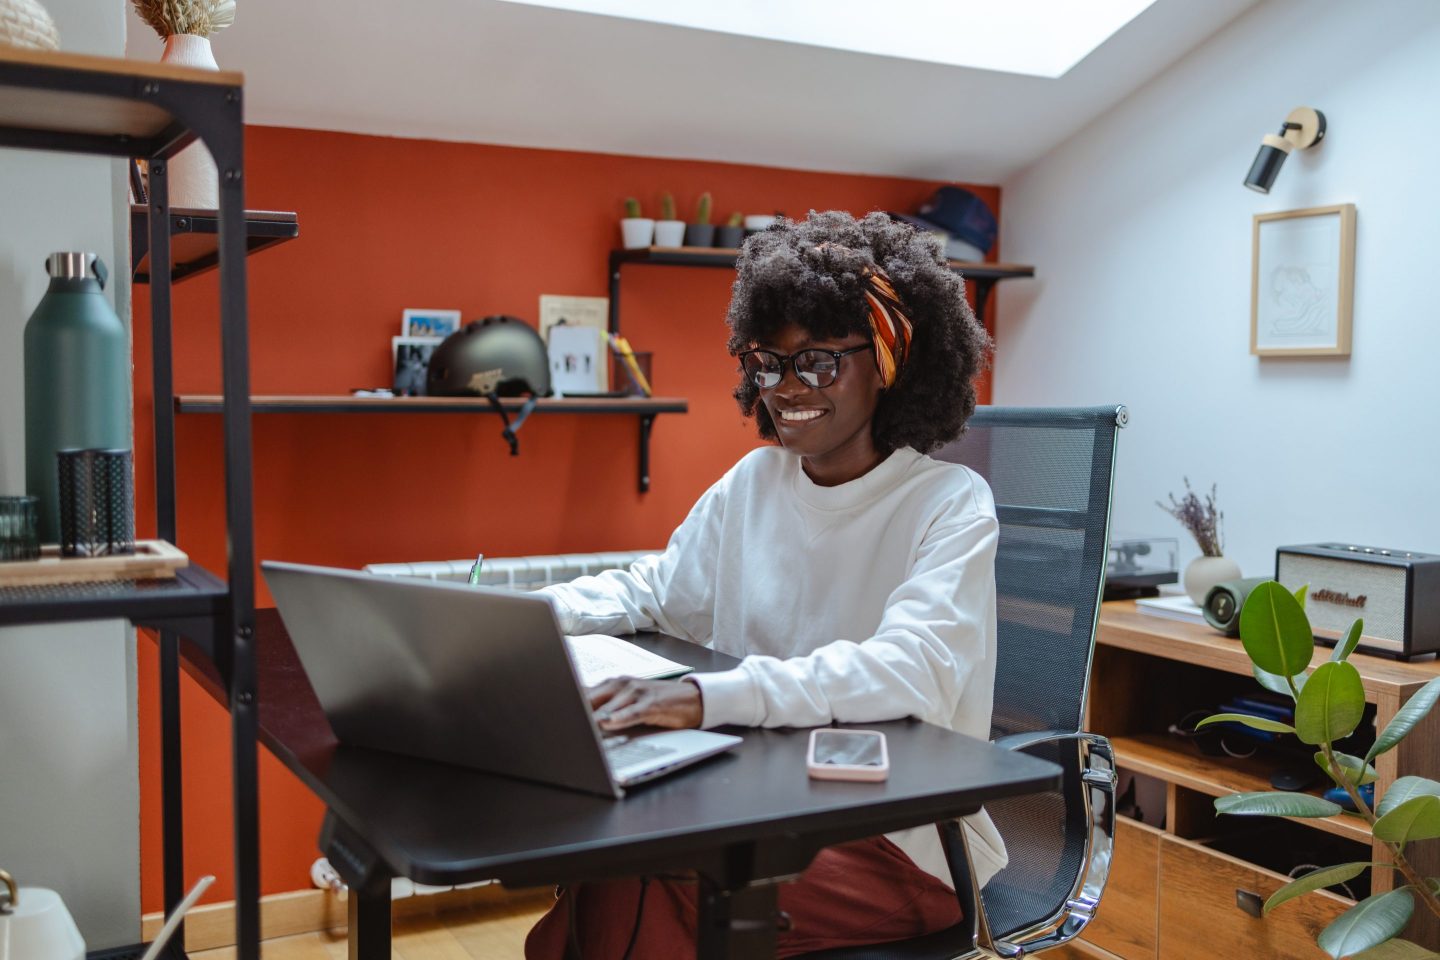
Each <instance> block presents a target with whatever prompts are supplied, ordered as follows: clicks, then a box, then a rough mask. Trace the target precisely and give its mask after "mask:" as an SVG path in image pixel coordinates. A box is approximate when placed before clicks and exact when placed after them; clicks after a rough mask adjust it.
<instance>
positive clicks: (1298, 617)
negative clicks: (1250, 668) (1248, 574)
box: [1240, 580, 1315, 677]
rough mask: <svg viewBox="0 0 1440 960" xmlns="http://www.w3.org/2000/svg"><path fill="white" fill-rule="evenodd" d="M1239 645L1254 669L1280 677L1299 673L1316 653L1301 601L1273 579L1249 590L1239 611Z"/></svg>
mask: <svg viewBox="0 0 1440 960" xmlns="http://www.w3.org/2000/svg"><path fill="white" fill-rule="evenodd" d="M1240 642H1241V643H1242V644H1244V646H1245V653H1246V654H1248V655H1249V657H1250V661H1251V662H1252V663H1254V664H1255V666H1257V667H1259V668H1260V669H1261V670H1264V671H1265V672H1267V673H1273V674H1277V675H1279V676H1282V677H1293V676H1295V674H1297V673H1300V672H1302V671H1303V670H1304V669H1305V668H1306V667H1307V666H1309V665H1310V656H1311V654H1312V653H1313V652H1314V650H1315V636H1314V634H1313V633H1311V632H1310V621H1309V620H1308V619H1306V617H1305V610H1304V609H1303V608H1302V607H1301V606H1300V601H1299V600H1296V599H1295V597H1294V595H1293V594H1291V593H1290V591H1288V590H1286V589H1285V588H1284V587H1282V586H1280V584H1278V583H1276V582H1275V581H1273V580H1271V581H1268V582H1266V583H1262V584H1260V585H1259V586H1258V587H1256V588H1255V589H1254V590H1252V591H1250V596H1249V597H1248V598H1246V600H1245V606H1243V607H1241V608H1240Z"/></svg>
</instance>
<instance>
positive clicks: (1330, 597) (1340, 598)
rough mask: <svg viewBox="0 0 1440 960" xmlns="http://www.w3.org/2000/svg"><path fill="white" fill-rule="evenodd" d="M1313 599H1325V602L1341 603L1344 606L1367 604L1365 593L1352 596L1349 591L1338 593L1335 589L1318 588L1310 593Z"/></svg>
mask: <svg viewBox="0 0 1440 960" xmlns="http://www.w3.org/2000/svg"><path fill="white" fill-rule="evenodd" d="M1310 599H1312V600H1323V601H1324V602H1325V603H1334V604H1339V605H1340V606H1342V607H1363V606H1365V594H1363V593H1362V594H1360V596H1358V597H1352V596H1350V594H1348V593H1337V592H1335V591H1334V590H1316V591H1315V592H1314V593H1312V594H1310Z"/></svg>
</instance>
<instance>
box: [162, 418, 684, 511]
mask: <svg viewBox="0 0 1440 960" xmlns="http://www.w3.org/2000/svg"><path fill="white" fill-rule="evenodd" d="M500 404H501V406H503V407H504V408H505V412H506V413H517V412H519V411H520V409H521V407H523V406H524V404H525V399H524V398H523V397H504V398H502V399H501V400H500ZM222 409H224V404H223V403H221V398H220V397H219V396H217V395H213V394H183V395H181V396H177V397H176V398H175V411H176V412H177V413H219V412H221V410H222ZM250 410H251V412H253V413H290V414H297V413H298V414H417V413H425V414H436V413H443V414H457V413H458V414H471V415H475V414H493V413H494V412H495V408H494V407H493V406H492V405H491V403H490V401H489V399H487V398H485V397H352V396H348V395H345V394H337V395H333V396H328V395H293V396H284V395H281V396H254V397H251V398H250ZM689 410H690V403H689V401H687V400H685V399H684V398H683V397H545V398H542V399H541V400H540V401H538V402H537V403H536V405H535V409H534V411H533V413H534V414H537V415H538V414H552V415H553V414H580V415H591V416H593V415H611V416H615V415H618V416H632V417H638V418H639V420H640V448H639V464H638V473H639V489H640V492H641V493H645V492H647V491H648V490H649V489H650V433H651V431H652V430H653V429H654V426H655V418H656V417H657V416H658V415H660V414H662V413H688V412H689Z"/></svg>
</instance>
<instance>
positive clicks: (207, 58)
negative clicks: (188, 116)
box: [160, 33, 220, 210]
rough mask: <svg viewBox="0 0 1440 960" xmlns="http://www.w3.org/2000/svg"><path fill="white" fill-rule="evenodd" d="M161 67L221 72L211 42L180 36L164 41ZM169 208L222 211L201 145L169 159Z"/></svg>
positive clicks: (210, 164) (216, 183)
mask: <svg viewBox="0 0 1440 960" xmlns="http://www.w3.org/2000/svg"><path fill="white" fill-rule="evenodd" d="M160 62H161V63H168V64H171V65H173V66H177V67H193V68H194V69H196V70H219V69H220V67H219V65H218V64H217V63H216V62H215V54H214V52H213V51H212V50H211V49H210V38H209V37H199V36H196V35H194V34H192V33H181V34H176V35H175V36H171V37H166V38H165V52H164V53H163V54H162V55H161V56H160ZM167 169H168V170H169V171H170V206H171V207H172V208H174V207H187V208H190V209H195V210H216V209H218V208H219V207H220V180H219V177H218V176H217V174H216V171H215V161H214V160H212V159H211V158H210V151H209V150H207V149H205V145H204V144H202V143H192V144H191V145H190V146H188V147H186V148H185V149H184V150H181V151H180V152H179V153H178V154H176V155H175V156H173V157H171V158H170V165H169V167H168V168H167Z"/></svg>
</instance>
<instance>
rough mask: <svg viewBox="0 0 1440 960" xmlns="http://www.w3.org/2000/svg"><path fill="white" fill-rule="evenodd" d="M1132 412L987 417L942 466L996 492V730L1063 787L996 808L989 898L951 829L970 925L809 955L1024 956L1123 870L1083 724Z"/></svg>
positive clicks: (1079, 914) (862, 958) (1102, 748)
mask: <svg viewBox="0 0 1440 960" xmlns="http://www.w3.org/2000/svg"><path fill="white" fill-rule="evenodd" d="M1126 420H1127V414H1126V412H1125V408H1124V407H1116V406H1109V407H1085V408H1058V409H1047V408H1020V407H1009V408H1006V407H981V408H979V409H977V410H976V411H975V415H974V417H972V418H971V420H970V426H969V429H968V431H967V432H966V434H965V436H964V437H962V438H961V439H960V440H958V441H956V442H955V443H953V444H950V445H949V446H947V447H945V448H944V449H942V450H940V451H939V452H938V453H936V454H935V456H936V457H937V458H938V459H942V460H949V461H951V462H953V463H963V464H965V465H966V466H968V467H970V468H972V469H973V470H975V471H976V472H977V473H979V474H980V475H982V476H983V477H985V479H986V480H987V481H989V483H990V488H991V490H992V491H994V494H995V503H996V510H997V512H998V514H999V518H1000V543H999V546H998V548H997V550H996V554H995V588H996V600H997V613H998V637H997V642H998V657H997V661H996V669H995V710H994V715H993V719H992V721H991V730H990V736H991V739H993V740H994V741H995V742H996V743H997V744H1000V745H1002V746H1005V747H1008V748H1010V749H1015V750H1024V751H1025V752H1027V753H1031V754H1033V755H1036V756H1040V757H1044V758H1045V759H1048V760H1052V761H1054V762H1055V763H1058V764H1059V765H1060V766H1061V767H1062V768H1063V769H1064V771H1065V775H1064V778H1063V784H1062V787H1061V789H1059V790H1058V791H1055V792H1051V793H1045V794H1037V795H1033V796H1027V797H1019V798H1015V799H1010V800H1004V801H1000V802H997V803H989V804H986V806H985V809H986V810H987V811H989V813H990V816H991V818H992V819H993V820H994V821H995V825H996V826H997V827H998V828H999V830H1000V834H1001V836H1002V837H1004V839H1005V847H1006V850H1007V852H1008V853H1009V857H1010V863H1009V866H1007V867H1006V868H1005V869H1004V870H1002V871H1000V872H999V873H998V874H996V875H995V877H994V878H993V879H992V880H991V881H990V883H988V884H987V885H986V886H985V888H984V890H983V891H981V890H978V889H976V885H975V884H974V883H973V882H972V879H971V878H972V873H971V871H970V868H969V857H968V854H967V852H966V850H965V840H964V836H963V832H962V831H961V830H960V829H959V827H958V825H956V824H955V823H949V824H942V825H941V826H940V833H941V837H942V839H943V840H944V842H945V852H946V856H947V857H948V858H949V860H950V870H951V874H952V875H953V878H954V881H955V890H956V894H957V895H958V896H959V898H960V902H961V906H962V907H963V908H964V910H965V921H964V922H962V923H960V924H958V925H956V926H954V927H952V928H950V929H949V930H943V931H941V932H939V933H935V934H931V935H929V936H925V937H917V938H915V939H913V940H905V941H900V942H897V943H887V944H877V945H874V946H868V947H847V948H843V949H838V950H825V951H820V952H817V953H811V954H806V958H807V960H954V958H960V957H974V956H991V957H1006V958H1009V957H1018V956H1022V955H1023V954H1026V953H1035V952H1038V951H1040V950H1045V949H1048V948H1050V947H1054V946H1059V945H1060V944H1062V943H1065V942H1067V941H1069V940H1071V939H1073V938H1074V937H1075V936H1076V935H1078V934H1079V933H1080V931H1081V930H1082V929H1083V928H1084V927H1085V925H1086V924H1087V923H1089V921H1090V918H1091V917H1092V916H1093V914H1094V911H1095V907H1096V904H1097V902H1098V901H1099V899H1100V893H1101V891H1102V890H1103V889H1104V887H1105V879H1106V876H1107V874H1108V872H1109V867H1110V854H1111V846H1112V838H1113V836H1114V831H1115V809H1114V796H1115V765H1114V758H1113V755H1112V753H1111V750H1110V744H1109V742H1108V741H1107V740H1106V739H1105V738H1104V737H1100V736H1096V735H1094V734H1090V733H1086V732H1084V731H1082V730H1081V729H1080V727H1081V725H1082V724H1083V723H1084V722H1085V700H1086V696H1087V694H1088V692H1089V681H1090V661H1091V654H1092V652H1093V651H1094V648H1095V623H1096V618H1097V616H1098V614H1099V606H1100V592H1101V588H1102V586H1103V581H1104V574H1105V560H1106V553H1107V550H1108V547H1109V524H1110V487H1111V481H1112V479H1113V477H1114V468H1115V433H1116V430H1117V429H1118V428H1120V427H1123V426H1124V425H1125V422H1126Z"/></svg>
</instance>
